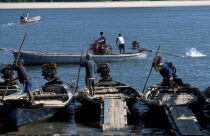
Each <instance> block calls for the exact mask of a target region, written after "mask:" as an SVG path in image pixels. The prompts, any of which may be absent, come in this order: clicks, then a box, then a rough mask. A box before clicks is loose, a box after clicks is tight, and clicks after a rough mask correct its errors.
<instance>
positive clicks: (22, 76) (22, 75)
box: [14, 59, 34, 104]
mask: <svg viewBox="0 0 210 136" xmlns="http://www.w3.org/2000/svg"><path fill="white" fill-rule="evenodd" d="M23 64H24V60H23V59H20V60H19V61H18V65H17V66H16V67H15V71H17V77H16V78H15V79H14V80H17V79H19V82H20V83H21V84H23V87H24V92H26V93H27V94H28V96H29V100H30V103H31V104H33V103H34V96H33V92H32V88H31V87H32V81H31V78H30V77H29V76H28V74H27V72H26V69H25V67H24V66H23Z"/></svg>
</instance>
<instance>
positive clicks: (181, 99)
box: [143, 86, 203, 136]
mask: <svg viewBox="0 0 210 136" xmlns="http://www.w3.org/2000/svg"><path fill="white" fill-rule="evenodd" d="M175 92H176V93H175ZM175 92H174V91H173V90H172V89H171V88H170V87H165V86H152V87H150V90H149V91H148V92H147V93H146V94H145V98H147V99H148V101H147V102H146V100H145V103H147V104H149V105H151V106H152V105H156V106H162V107H164V110H165V113H166V115H167V118H168V120H169V122H170V124H171V127H172V128H173V130H174V132H175V134H176V135H177V136H202V135H203V134H202V128H201V127H200V125H199V124H198V121H197V119H196V117H195V115H194V114H193V112H192V110H191V109H190V107H189V104H191V103H193V102H196V101H197V100H198V99H200V98H201V97H202V95H201V94H200V93H199V90H198V88H196V87H188V88H185V87H180V89H179V90H178V88H176V90H175ZM143 101H144V100H143Z"/></svg>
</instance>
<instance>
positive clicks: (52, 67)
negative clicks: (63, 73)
mask: <svg viewBox="0 0 210 136" xmlns="http://www.w3.org/2000/svg"><path fill="white" fill-rule="evenodd" d="M56 74H57V64H55V63H50V64H43V65H42V76H44V79H46V80H48V81H52V80H54V79H55V78H56Z"/></svg>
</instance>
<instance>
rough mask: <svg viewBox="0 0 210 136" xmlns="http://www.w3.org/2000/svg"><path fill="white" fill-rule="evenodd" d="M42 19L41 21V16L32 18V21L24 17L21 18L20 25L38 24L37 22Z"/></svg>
mask: <svg viewBox="0 0 210 136" xmlns="http://www.w3.org/2000/svg"><path fill="white" fill-rule="evenodd" d="M40 19H41V17H40V16H36V17H33V18H30V19H25V18H24V17H21V18H20V22H19V23H20V24H25V23H36V22H38V21H39V20H40Z"/></svg>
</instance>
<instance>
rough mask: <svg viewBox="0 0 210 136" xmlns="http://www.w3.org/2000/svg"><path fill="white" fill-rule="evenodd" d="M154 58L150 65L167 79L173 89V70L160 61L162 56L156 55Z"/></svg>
mask: <svg viewBox="0 0 210 136" xmlns="http://www.w3.org/2000/svg"><path fill="white" fill-rule="evenodd" d="M154 60H155V61H154V62H153V63H152V66H153V67H154V68H155V70H156V72H158V71H159V72H160V75H161V76H162V77H163V79H164V80H166V81H168V82H169V84H170V86H171V87H172V89H173V84H174V82H173V71H172V70H171V69H170V68H169V67H168V66H167V65H166V64H165V63H164V62H162V56H157V57H156V58H154ZM173 90H174V89H173Z"/></svg>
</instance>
